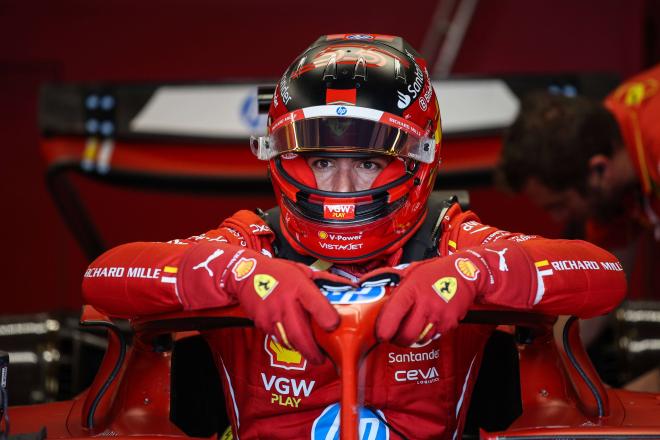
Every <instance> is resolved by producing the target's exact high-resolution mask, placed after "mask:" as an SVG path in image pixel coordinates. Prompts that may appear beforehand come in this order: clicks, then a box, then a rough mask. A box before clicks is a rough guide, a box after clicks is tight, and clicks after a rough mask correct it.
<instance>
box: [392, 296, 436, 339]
mask: <svg viewBox="0 0 660 440" xmlns="http://www.w3.org/2000/svg"><path fill="white" fill-rule="evenodd" d="M428 323H429V317H428V310H427V307H423V305H422V304H420V303H416V304H415V305H413V306H412V310H411V311H410V313H409V314H408V316H406V317H405V318H403V321H402V322H401V324H400V325H399V331H398V332H397V333H396V335H395V336H394V342H395V343H396V344H398V345H402V346H404V347H407V346H409V345H410V344H413V343H415V342H417V340H419V339H420V335H423V336H424V337H425V336H426V333H428V332H429V331H430V330H431V329H430V328H429V329H427V328H426V327H427V325H428Z"/></svg>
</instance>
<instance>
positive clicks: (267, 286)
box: [254, 273, 278, 299]
mask: <svg viewBox="0 0 660 440" xmlns="http://www.w3.org/2000/svg"><path fill="white" fill-rule="evenodd" d="M277 284H278V281H277V280H276V279H275V278H274V277H272V276H270V275H268V274H263V273H259V274H256V275H255V276H254V291H255V292H257V295H259V297H260V298H261V299H266V297H267V296H268V295H270V294H271V292H272V291H273V290H274V289H275V287H277Z"/></svg>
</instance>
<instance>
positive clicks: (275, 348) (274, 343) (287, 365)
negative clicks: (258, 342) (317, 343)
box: [264, 335, 307, 371]
mask: <svg viewBox="0 0 660 440" xmlns="http://www.w3.org/2000/svg"><path fill="white" fill-rule="evenodd" d="M264 350H266V353H268V357H270V366H271V367H277V368H283V369H285V370H301V371H304V370H305V368H307V359H305V358H304V357H303V356H302V354H300V353H299V352H297V351H295V350H291V349H290V348H287V347H285V346H284V345H282V344H280V342H279V341H278V340H277V338H276V337H275V336H273V335H266V338H265V339H264Z"/></svg>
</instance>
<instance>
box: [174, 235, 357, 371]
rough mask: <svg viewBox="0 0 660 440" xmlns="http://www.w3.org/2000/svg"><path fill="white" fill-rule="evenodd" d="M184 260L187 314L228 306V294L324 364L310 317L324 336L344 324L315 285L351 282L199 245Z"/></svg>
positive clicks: (260, 323)
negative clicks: (315, 281) (188, 312)
mask: <svg viewBox="0 0 660 440" xmlns="http://www.w3.org/2000/svg"><path fill="white" fill-rule="evenodd" d="M184 260H185V261H184V262H183V264H182V267H183V270H182V274H181V275H182V276H181V277H180V279H181V287H182V288H181V289H180V291H181V292H182V293H183V295H182V301H183V303H184V307H185V308H186V309H188V310H190V309H202V308H209V307H219V306H223V305H227V304H229V303H231V302H233V301H229V302H228V301H227V295H229V297H230V299H234V300H237V301H238V302H239V303H240V305H241V306H242V307H243V309H244V310H245V312H246V313H247V314H248V316H249V317H250V318H251V319H252V320H253V321H254V325H255V326H256V327H257V328H259V329H261V330H262V331H264V332H266V333H269V334H273V335H277V337H278V339H279V340H280V341H282V342H283V343H284V344H285V345H287V346H288V347H289V348H292V349H295V350H298V351H299V352H300V353H301V354H302V355H303V356H304V357H305V358H306V359H308V360H309V361H310V362H312V363H317V364H318V363H321V362H323V359H324V356H323V354H322V353H321V351H320V349H319V347H318V346H317V344H316V342H315V340H314V336H313V334H312V328H311V326H310V318H311V319H314V321H316V322H317V324H318V325H319V326H320V327H321V328H322V329H324V330H325V331H332V330H334V329H335V328H336V327H337V326H338V325H339V314H338V313H337V311H336V310H335V308H334V307H333V306H332V305H331V304H330V303H329V302H328V300H327V299H326V298H325V297H324V296H323V294H321V292H320V291H319V288H318V287H317V286H316V284H315V283H314V280H323V281H324V282H327V283H329V284H337V283H339V284H348V285H351V284H352V283H351V282H350V281H348V280H347V279H345V278H342V277H339V276H337V275H333V274H329V273H327V272H320V271H314V270H312V269H311V268H309V267H307V266H305V265H303V264H300V263H294V262H291V261H288V260H283V259H279V258H270V257H267V256H265V255H262V254H261V253H259V252H256V251H254V250H251V249H246V248H242V247H239V246H232V245H211V244H209V245H207V244H203V245H202V244H200V245H197V246H196V247H195V249H192V250H191V252H189V253H188V254H187V255H186V256H185V257H184ZM209 281H212V283H213V284H212V285H209ZM223 302H224V303H223Z"/></svg>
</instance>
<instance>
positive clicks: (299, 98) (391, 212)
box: [252, 34, 441, 263]
mask: <svg viewBox="0 0 660 440" xmlns="http://www.w3.org/2000/svg"><path fill="white" fill-rule="evenodd" d="M440 139H441V131H440V110H439V107H438V103H437V99H436V96H435V92H434V90H433V86H432V85H431V81H430V79H429V75H428V72H427V69H426V63H425V61H424V60H423V59H422V58H421V57H420V56H419V54H417V52H416V51H415V50H414V49H413V48H412V47H411V46H410V45H408V44H407V43H406V42H405V41H404V40H403V39H402V38H400V37H395V36H387V35H376V34H338V35H327V36H323V37H321V38H319V39H318V40H316V41H315V42H314V43H313V44H312V45H311V46H310V47H309V48H308V49H307V50H305V52H303V53H302V54H301V55H300V56H299V57H298V58H297V59H296V60H295V61H294V62H293V63H292V64H291V65H290V66H289V68H288V69H287V70H286V72H285V73H284V75H283V76H282V78H281V80H280V81H279V83H278V84H277V87H276V88H275V93H274V96H273V100H272V102H271V104H270V110H269V113H268V133H267V135H266V136H261V137H259V138H253V139H252V150H253V152H254V153H255V155H256V156H257V157H258V158H259V159H262V160H267V161H268V163H269V165H268V166H269V171H270V176H271V181H272V184H273V187H274V190H275V196H276V198H277V202H278V204H279V206H280V209H281V215H280V223H281V227H282V231H283V234H284V236H285V238H286V240H287V241H288V242H289V243H290V244H291V245H292V246H293V248H294V249H296V251H298V252H299V253H301V254H304V255H310V256H313V257H316V258H320V259H323V260H326V261H331V262H336V263H357V262H363V261H367V260H371V259H374V258H376V257H378V256H382V255H386V254H390V253H392V252H394V251H396V250H397V249H399V248H400V247H401V246H403V244H404V243H405V242H406V241H407V240H408V239H409V238H410V237H411V236H412V235H413V234H414V233H415V231H417V229H418V228H419V227H420V226H421V224H422V222H423V220H424V218H425V216H426V213H427V207H426V202H427V200H428V197H429V194H430V193H431V191H432V189H433V184H434V181H435V177H436V171H437V167H438V165H439V162H440ZM306 154H310V155H314V156H331V157H365V156H370V155H385V156H389V157H391V158H392V160H391V161H390V162H389V165H387V166H386V167H385V168H384V169H383V170H382V171H381V173H380V174H379V175H378V177H377V178H376V180H375V181H374V182H373V184H372V186H371V188H369V189H366V190H361V191H355V192H332V191H322V190H320V189H318V187H317V185H316V180H315V177H314V174H313V172H312V170H311V169H310V168H309V166H308V164H307V162H306V160H305V155H306Z"/></svg>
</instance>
